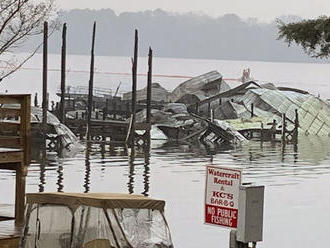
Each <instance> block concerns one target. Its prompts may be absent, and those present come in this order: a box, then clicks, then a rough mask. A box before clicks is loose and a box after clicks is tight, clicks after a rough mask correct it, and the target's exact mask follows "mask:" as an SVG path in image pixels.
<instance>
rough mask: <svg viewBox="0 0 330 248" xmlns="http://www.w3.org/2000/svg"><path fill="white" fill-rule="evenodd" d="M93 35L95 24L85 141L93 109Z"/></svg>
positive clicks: (93, 43) (92, 51)
mask: <svg viewBox="0 0 330 248" xmlns="http://www.w3.org/2000/svg"><path fill="white" fill-rule="evenodd" d="M95 33H96V22H94V25H93V37H92V49H91V66H90V78H89V86H88V106H87V108H88V109H87V140H90V138H91V118H92V108H93V83H94V48H95Z"/></svg>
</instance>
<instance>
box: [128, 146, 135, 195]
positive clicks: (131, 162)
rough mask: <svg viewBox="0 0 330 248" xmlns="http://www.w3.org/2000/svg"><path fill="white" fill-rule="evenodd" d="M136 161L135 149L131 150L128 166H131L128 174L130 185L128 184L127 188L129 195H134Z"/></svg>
mask: <svg viewBox="0 0 330 248" xmlns="http://www.w3.org/2000/svg"><path fill="white" fill-rule="evenodd" d="M134 160H135V149H134V148H131V149H130V155H129V160H128V166H129V174H128V183H127V188H128V193H129V194H133V193H134V176H135V173H134V169H135V165H134Z"/></svg>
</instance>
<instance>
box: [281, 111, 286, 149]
mask: <svg viewBox="0 0 330 248" xmlns="http://www.w3.org/2000/svg"><path fill="white" fill-rule="evenodd" d="M285 133H286V116H285V114H282V133H281V135H282V144H285V141H286V140H285Z"/></svg>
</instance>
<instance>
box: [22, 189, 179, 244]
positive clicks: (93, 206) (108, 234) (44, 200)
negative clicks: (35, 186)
mask: <svg viewBox="0 0 330 248" xmlns="http://www.w3.org/2000/svg"><path fill="white" fill-rule="evenodd" d="M26 201H27V205H26V216H25V227H24V231H23V236H22V238H21V242H20V248H35V247H47V248H119V247H123V248H124V247H127V248H173V243H172V239H171V234H170V229H169V226H168V223H167V221H166V219H165V215H164V208H165V201H163V200H156V199H152V198H149V197H146V196H143V195H129V194H117V193H31V194H27V195H26Z"/></svg>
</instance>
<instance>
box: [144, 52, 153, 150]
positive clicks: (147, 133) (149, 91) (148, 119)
mask: <svg viewBox="0 0 330 248" xmlns="http://www.w3.org/2000/svg"><path fill="white" fill-rule="evenodd" d="M147 81H148V84H147V116H146V123H147V124H148V127H147V128H148V129H147V130H145V139H144V142H145V143H146V145H147V150H149V149H150V139H151V135H150V131H151V101H152V49H151V47H149V54H148V79H147Z"/></svg>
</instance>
